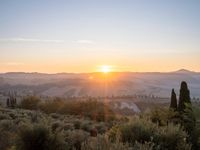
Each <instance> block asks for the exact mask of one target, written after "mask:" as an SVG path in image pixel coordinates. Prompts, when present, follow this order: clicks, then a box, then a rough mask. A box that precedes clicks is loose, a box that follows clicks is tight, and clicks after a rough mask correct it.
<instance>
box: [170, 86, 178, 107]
mask: <svg viewBox="0 0 200 150" xmlns="http://www.w3.org/2000/svg"><path fill="white" fill-rule="evenodd" d="M170 108H172V109H173V110H177V98H176V93H175V91H174V89H172V93H171V103H170Z"/></svg>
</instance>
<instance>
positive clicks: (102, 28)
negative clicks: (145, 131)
mask: <svg viewBox="0 0 200 150" xmlns="http://www.w3.org/2000/svg"><path fill="white" fill-rule="evenodd" d="M104 64H107V65H111V66H113V68H114V70H115V71H172V70H177V69H180V68H186V69H191V70H195V71H200V0H0V72H8V71H26V72H35V71H37V72H49V73H51V72H91V71H96V70H97V68H98V66H100V65H104Z"/></svg>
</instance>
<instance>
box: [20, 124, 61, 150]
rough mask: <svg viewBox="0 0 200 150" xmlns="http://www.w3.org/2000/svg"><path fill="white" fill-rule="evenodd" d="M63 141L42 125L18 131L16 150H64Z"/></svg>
mask: <svg viewBox="0 0 200 150" xmlns="http://www.w3.org/2000/svg"><path fill="white" fill-rule="evenodd" d="M64 147H65V145H64V141H62V139H60V138H59V136H58V135H55V134H51V133H50V131H49V129H48V128H46V127H45V126H42V125H37V126H33V127H32V128H31V127H30V128H25V129H23V130H21V131H20V133H19V137H18V139H17V143H16V150H36V149H37V150H55V149H56V150H64Z"/></svg>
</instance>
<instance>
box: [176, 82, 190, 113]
mask: <svg viewBox="0 0 200 150" xmlns="http://www.w3.org/2000/svg"><path fill="white" fill-rule="evenodd" d="M186 103H188V104H191V101H190V91H189V89H188V86H187V83H186V82H185V81H182V82H181V89H180V95H179V104H178V110H179V111H184V109H185V108H186V106H185V104H186Z"/></svg>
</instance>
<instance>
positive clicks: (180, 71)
mask: <svg viewBox="0 0 200 150" xmlns="http://www.w3.org/2000/svg"><path fill="white" fill-rule="evenodd" d="M174 73H182V74H191V73H197V72H195V71H190V70H187V69H180V70H177V71H175V72H174Z"/></svg>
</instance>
